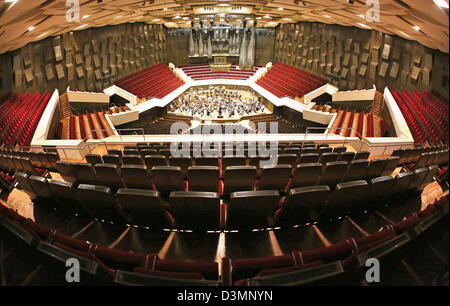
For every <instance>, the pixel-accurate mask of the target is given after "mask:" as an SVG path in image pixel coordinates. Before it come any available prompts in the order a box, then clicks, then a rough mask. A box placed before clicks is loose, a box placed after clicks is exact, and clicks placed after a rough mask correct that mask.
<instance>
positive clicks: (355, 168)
mask: <svg viewBox="0 0 450 306" xmlns="http://www.w3.org/2000/svg"><path fill="white" fill-rule="evenodd" d="M368 166H369V161H368V160H365V159H360V160H353V161H351V162H350V164H349V165H348V169H347V173H346V174H345V177H344V180H343V181H344V182H348V181H357V180H362V179H364V178H365V177H366V173H367V167H368Z"/></svg>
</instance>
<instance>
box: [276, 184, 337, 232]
mask: <svg viewBox="0 0 450 306" xmlns="http://www.w3.org/2000/svg"><path fill="white" fill-rule="evenodd" d="M330 193H331V190H330V187H328V186H309V187H301V188H294V189H290V190H289V193H288V196H287V198H286V202H285V203H284V204H283V205H282V206H281V208H280V209H279V210H278V211H277V213H276V214H275V224H276V225H281V226H293V225H301V224H304V223H307V222H310V221H316V220H317V219H318V218H319V217H320V215H321V213H322V211H323V209H324V207H325V203H326V201H327V199H328V197H329V196H330Z"/></svg>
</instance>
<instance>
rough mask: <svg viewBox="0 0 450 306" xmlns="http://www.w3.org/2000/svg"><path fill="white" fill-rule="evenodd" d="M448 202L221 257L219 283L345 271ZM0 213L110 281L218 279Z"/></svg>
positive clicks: (203, 270) (186, 264) (215, 273)
mask: <svg viewBox="0 0 450 306" xmlns="http://www.w3.org/2000/svg"><path fill="white" fill-rule="evenodd" d="M448 204H449V201H448V195H447V196H445V197H442V198H441V199H439V200H437V201H435V203H433V204H431V205H429V206H428V207H427V208H426V209H424V210H422V211H421V212H419V213H417V214H413V215H411V216H410V217H408V218H406V219H404V220H402V221H400V222H397V223H396V224H393V225H388V226H385V227H384V228H383V229H381V230H380V231H378V232H376V233H373V234H371V235H368V236H364V237H360V238H356V239H355V238H349V239H347V240H345V241H343V242H339V243H335V244H333V245H330V246H327V247H322V248H317V249H313V250H302V251H298V250H296V251H293V252H291V253H290V254H286V255H280V256H272V257H265V258H241V259H235V260H232V259H230V258H228V257H224V258H222V259H221V260H220V265H221V267H220V270H221V273H220V274H221V277H220V279H221V282H220V285H222V286H230V285H235V286H242V285H246V284H247V282H246V279H254V280H257V279H258V278H260V277H263V276H279V277H283V275H284V274H285V273H291V272H295V271H300V270H303V269H307V268H312V267H317V266H322V265H323V264H327V263H332V262H335V261H341V263H342V266H343V267H344V271H347V269H349V270H351V264H352V261H353V259H355V258H356V257H357V256H358V255H360V254H361V253H364V252H367V251H369V250H373V249H374V248H376V247H379V246H381V245H383V244H385V243H387V242H388V241H390V240H392V239H394V238H396V237H397V236H399V235H402V234H403V233H405V232H411V231H412V230H413V229H414V228H416V226H417V225H418V224H419V223H420V222H423V221H425V220H427V219H428V218H430V217H432V216H435V215H436V214H442V212H443V211H444V210H447V209H448V208H447V207H448ZM0 215H1V216H3V217H4V218H6V219H7V220H9V221H10V222H12V224H13V225H14V226H16V227H19V228H21V229H22V230H25V231H26V232H28V233H30V234H31V235H32V237H33V238H34V239H35V240H37V241H43V242H46V243H48V244H51V245H53V246H55V247H57V248H59V249H62V250H64V251H66V252H70V253H71V254H73V255H74V256H77V257H79V258H84V259H88V260H91V261H93V262H95V263H97V265H98V266H99V268H100V269H101V270H102V271H103V272H106V274H107V275H109V276H110V277H111V278H113V277H114V276H115V275H116V271H117V270H125V271H133V272H135V273H140V274H145V275H152V276H158V277H161V276H163V277H169V278H172V279H185V280H188V279H191V280H193V279H195V280H205V279H206V280H219V264H218V263H217V262H214V261H184V260H174V259H162V258H159V256H158V255H157V254H153V253H149V254H144V253H133V252H127V251H122V250H117V249H112V248H109V247H104V246H101V245H98V244H95V243H92V242H88V241H81V240H78V239H76V238H72V237H70V236H68V235H65V234H63V233H59V232H57V231H55V230H53V229H51V228H48V227H46V226H43V225H40V224H38V223H35V222H34V221H32V220H31V219H26V218H25V217H23V216H21V215H19V214H18V213H17V212H16V211H14V210H12V209H9V208H7V207H6V206H3V205H1V204H0ZM412 237H414V235H413V236H412ZM394 249H395V248H394ZM392 250H393V249H392ZM286 275H289V274H286ZM291 281H292V280H291ZM218 284H219V283H218Z"/></svg>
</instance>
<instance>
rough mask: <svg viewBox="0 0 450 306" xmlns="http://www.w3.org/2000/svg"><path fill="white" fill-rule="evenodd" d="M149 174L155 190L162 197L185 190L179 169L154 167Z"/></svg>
mask: <svg viewBox="0 0 450 306" xmlns="http://www.w3.org/2000/svg"><path fill="white" fill-rule="evenodd" d="M151 174H152V177H153V183H154V184H155V187H156V189H157V190H158V191H159V192H160V193H161V194H163V195H164V194H167V193H170V192H172V191H184V190H185V189H186V186H185V183H184V179H183V178H184V176H183V173H182V172H181V168H180V167H171V166H155V167H153V168H152V172H151Z"/></svg>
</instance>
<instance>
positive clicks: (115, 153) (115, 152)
mask: <svg viewBox="0 0 450 306" xmlns="http://www.w3.org/2000/svg"><path fill="white" fill-rule="evenodd" d="M107 152H108V154H110V155H118V156H120V157H122V156H123V154H122V150H120V149H109V150H107Z"/></svg>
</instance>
